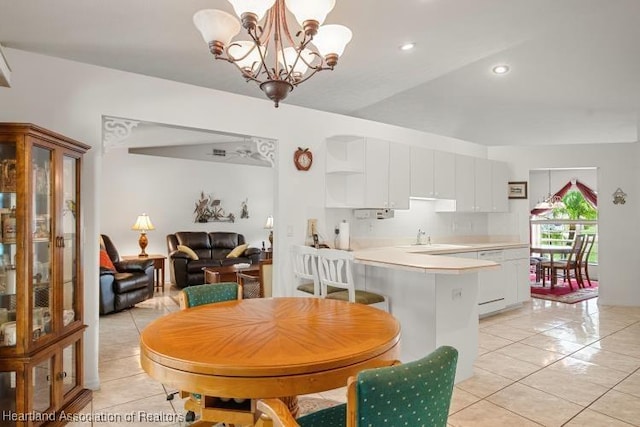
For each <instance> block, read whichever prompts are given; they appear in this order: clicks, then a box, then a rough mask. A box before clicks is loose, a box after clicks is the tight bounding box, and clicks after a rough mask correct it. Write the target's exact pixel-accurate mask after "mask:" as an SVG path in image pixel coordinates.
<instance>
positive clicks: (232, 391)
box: [140, 298, 400, 399]
mask: <svg viewBox="0 0 640 427" xmlns="http://www.w3.org/2000/svg"><path fill="white" fill-rule="evenodd" d="M399 341H400V323H399V322H398V321H397V320H396V319H395V318H394V317H393V316H392V315H391V314H389V313H386V312H384V311H381V310H378V309H376V308H372V307H368V306H366V305H362V304H354V303H349V302H345V301H338V300H329V299H322V298H256V299H246V300H236V301H229V302H223V303H216V304H209V305H202V306H197V307H193V308H190V309H187V310H182V311H178V312H174V313H171V314H168V315H166V316H163V317H161V318H159V319H157V320H155V321H154V322H152V323H150V324H149V325H148V326H147V327H146V328H145V329H144V330H143V331H142V333H141V336H140V360H141V364H142V367H143V369H144V370H145V371H146V372H147V373H148V374H149V375H150V376H151V377H153V378H155V379H156V380H158V381H160V382H162V383H164V384H168V385H172V386H175V387H178V388H179V389H182V390H188V391H191V392H193V393H201V394H203V395H211V396H220V397H226V398H234V397H244V398H252V399H259V398H270V397H275V398H278V397H282V396H296V395H302V394H309V393H316V392H320V391H325V390H330V389H334V388H338V387H342V386H345V385H346V384H347V379H348V377H350V376H353V375H356V374H357V373H358V372H360V371H361V370H363V369H366V368H375V367H380V366H387V365H389V364H390V363H391V362H393V361H394V360H397V359H398V358H399V356H400V351H399V350H400V349H399Z"/></svg>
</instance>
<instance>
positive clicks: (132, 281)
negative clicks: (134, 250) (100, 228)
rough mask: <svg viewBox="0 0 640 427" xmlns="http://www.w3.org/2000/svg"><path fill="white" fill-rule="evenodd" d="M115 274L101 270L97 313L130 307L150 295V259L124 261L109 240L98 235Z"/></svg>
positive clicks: (108, 270) (151, 282)
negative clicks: (98, 309)
mask: <svg viewBox="0 0 640 427" xmlns="http://www.w3.org/2000/svg"><path fill="white" fill-rule="evenodd" d="M100 236H101V237H102V241H103V242H104V249H105V250H106V252H107V254H108V255H109V258H110V259H111V262H112V263H113V265H114V267H115V268H116V270H115V271H113V270H110V269H107V268H103V267H100V314H107V313H112V312H115V311H120V310H124V309H125V308H129V307H133V306H134V305H136V304H137V303H139V302H142V301H144V300H146V299H148V298H151V297H152V296H153V290H154V288H153V271H154V267H153V260H149V259H144V258H140V259H134V260H123V259H121V258H120V254H118V250H117V249H116V247H115V246H114V244H113V242H112V241H111V239H110V238H109V237H108V236H107V235H105V234H101V235H100Z"/></svg>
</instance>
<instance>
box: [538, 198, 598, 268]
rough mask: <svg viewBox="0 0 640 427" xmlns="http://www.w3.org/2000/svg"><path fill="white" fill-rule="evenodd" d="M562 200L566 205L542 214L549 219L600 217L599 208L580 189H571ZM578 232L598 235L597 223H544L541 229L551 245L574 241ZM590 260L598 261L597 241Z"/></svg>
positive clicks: (542, 236) (589, 218) (590, 218)
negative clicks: (592, 204)
mask: <svg viewBox="0 0 640 427" xmlns="http://www.w3.org/2000/svg"><path fill="white" fill-rule="evenodd" d="M562 202H563V203H564V205H565V206H564V207H559V208H554V209H553V210H552V211H549V212H548V213H546V214H542V215H541V216H543V217H546V218H549V219H569V220H574V221H579V220H585V221H594V220H597V219H598V210H597V209H596V208H594V207H593V206H591V204H590V203H589V202H588V201H587V200H586V199H585V198H584V196H583V195H582V193H581V192H580V191H577V190H572V191H569V192H568V193H567V194H565V196H564V197H563V198H562ZM576 232H579V233H581V234H596V235H597V234H598V226H597V225H596V224H568V225H567V224H544V225H542V227H541V229H540V233H541V236H540V237H541V239H542V240H543V241H546V242H548V244H551V245H553V244H560V245H566V244H567V243H569V242H572V241H573V237H574V236H575V233H576ZM589 262H590V263H597V262H598V245H597V241H596V243H595V245H594V247H593V250H592V251H591V254H590V256H589Z"/></svg>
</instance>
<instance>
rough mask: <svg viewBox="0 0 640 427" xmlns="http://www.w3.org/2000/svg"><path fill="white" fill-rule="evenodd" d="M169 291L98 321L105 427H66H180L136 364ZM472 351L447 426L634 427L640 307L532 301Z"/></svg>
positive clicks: (172, 405)
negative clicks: (470, 370) (144, 333)
mask: <svg viewBox="0 0 640 427" xmlns="http://www.w3.org/2000/svg"><path fill="white" fill-rule="evenodd" d="M175 293H176V291H175V290H173V289H169V290H167V291H166V292H165V293H164V294H162V293H156V296H155V297H154V298H153V299H150V300H148V301H146V302H144V303H142V304H138V306H137V307H135V308H134V309H131V310H127V311H124V312H121V313H116V314H111V315H107V316H102V317H101V318H100V356H99V360H100V365H99V366H100V367H99V372H100V380H101V389H100V390H98V391H96V392H94V398H93V402H92V404H91V405H90V406H89V407H87V408H85V413H86V414H93V415H94V416H95V415H101V416H103V417H104V418H111V420H107V421H101V422H94V423H93V424H91V423H89V422H86V423H82V422H79V423H74V424H70V425H72V426H88V425H95V426H100V427H107V426H122V425H127V426H149V425H159V426H186V425H188V423H186V422H184V421H181V420H180V417H182V416H183V414H184V410H183V402H182V401H181V400H180V399H179V398H176V399H175V400H174V401H167V400H166V399H165V393H166V388H165V387H164V386H163V385H162V384H160V383H158V382H157V381H155V380H153V379H151V378H150V377H149V376H147V374H146V373H145V372H144V371H143V370H142V368H141V367H140V362H139V358H138V355H139V347H138V336H139V333H140V331H141V330H142V329H143V328H144V327H145V325H147V324H148V323H149V322H150V321H152V320H153V319H155V318H157V317H158V316H162V315H164V314H166V313H169V312H172V311H176V310H178V306H177V305H176V303H175V301H174V299H172V298H171V297H170V296H171V295H173V296H174V297H175ZM479 344H480V348H479V357H478V360H477V362H476V364H475V374H474V376H473V377H472V378H471V379H468V380H466V381H464V382H462V383H459V384H457V385H456V387H455V390H454V395H453V400H452V404H451V411H450V416H449V425H450V426H455V427H466V426H480V427H481V426H490V427H499V426H509V427H511V426H515V425H518V426H541V425H542V426H596V427H597V426H640V307H614V306H599V305H598V304H597V299H592V300H588V301H584V302H581V303H577V304H573V305H568V304H561V303H557V302H552V301H545V300H536V299H533V300H532V301H531V302H529V303H527V304H525V305H524V306H523V307H522V308H519V309H517V310H512V311H509V312H506V313H503V314H499V315H496V316H492V317H489V318H486V319H483V320H481V322H480V340H479ZM344 393H345V392H344V389H339V390H331V391H329V392H326V393H321V394H318V395H314V396H313V397H321V398H325V399H333V400H339V401H344V400H345V394H344ZM127 417H128V418H127ZM127 420H131V421H132V422H127Z"/></svg>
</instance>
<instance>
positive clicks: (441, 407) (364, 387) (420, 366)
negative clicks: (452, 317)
mask: <svg viewBox="0 0 640 427" xmlns="http://www.w3.org/2000/svg"><path fill="white" fill-rule="evenodd" d="M457 361H458V351H457V350H456V349H455V348H453V347H448V346H443V347H439V348H438V349H436V350H435V351H434V352H433V353H431V354H429V355H428V356H426V357H424V358H422V359H419V360H416V361H414V362H409V363H405V364H402V365H396V366H390V367H387V368H380V369H372V370H367V371H363V372H361V373H360V374H359V375H358V377H357V383H356V401H357V405H356V424H357V425H358V426H386V427H393V426H414V427H418V426H430V427H434V426H442V427H445V426H446V425H447V417H448V415H449V406H450V404H451V396H452V394H453V384H454V379H455V375H456V363H457Z"/></svg>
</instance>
